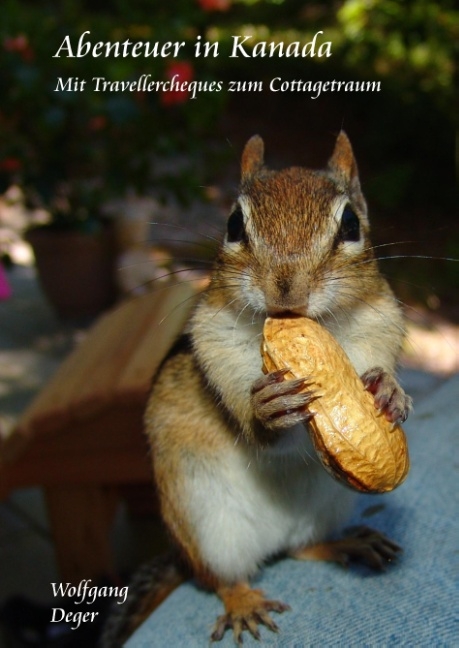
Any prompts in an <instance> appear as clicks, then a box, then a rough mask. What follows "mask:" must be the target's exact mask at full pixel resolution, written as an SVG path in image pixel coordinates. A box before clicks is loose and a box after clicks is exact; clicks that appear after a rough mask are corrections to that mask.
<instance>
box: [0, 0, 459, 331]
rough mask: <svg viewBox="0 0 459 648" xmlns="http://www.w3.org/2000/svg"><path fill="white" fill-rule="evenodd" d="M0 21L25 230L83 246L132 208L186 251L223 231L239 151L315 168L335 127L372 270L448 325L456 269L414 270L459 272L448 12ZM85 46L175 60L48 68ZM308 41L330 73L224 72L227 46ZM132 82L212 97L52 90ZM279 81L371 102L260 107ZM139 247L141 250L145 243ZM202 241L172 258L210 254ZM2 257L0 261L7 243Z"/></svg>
mask: <svg viewBox="0 0 459 648" xmlns="http://www.w3.org/2000/svg"><path fill="white" fill-rule="evenodd" d="M2 8H3V11H2V23H1V26H0V60H1V73H0V93H1V98H2V101H1V106H0V191H1V192H6V194H4V198H3V204H4V205H5V204H6V206H7V207H8V206H9V205H11V204H12V203H15V202H20V203H21V204H22V203H23V204H24V205H25V206H26V208H27V210H31V211H26V212H25V213H26V215H25V220H23V222H22V227H23V228H28V227H29V225H31V224H33V223H32V221H33V219H34V218H37V214H38V215H39V218H41V219H42V218H43V216H44V214H48V215H51V220H52V222H53V224H54V228H56V227H57V228H59V229H62V228H67V229H69V228H72V229H73V228H75V227H77V228H78V229H79V230H80V231H85V232H95V231H97V230H98V229H100V227H101V223H102V222H104V221H105V219H106V217H107V214H111V215H112V216H113V213H114V212H116V214H117V215H119V212H120V211H123V209H124V205H125V203H124V202H123V201H126V200H128V201H129V200H132V199H133V198H134V200H138V199H139V198H141V199H142V200H143V201H144V202H142V205H145V204H146V205H150V208H151V209H150V211H152V213H150V212H149V213H148V218H149V219H150V220H151V221H155V222H158V221H162V222H165V221H167V220H168V218H170V219H171V220H172V222H174V223H176V224H177V223H178V224H179V225H180V226H181V225H182V224H183V225H184V226H186V227H187V228H188V230H189V231H192V230H195V233H196V234H197V235H199V233H200V232H201V233H202V232H203V231H204V232H207V231H208V226H209V225H208V222H207V221H206V219H208V220H209V221H212V223H211V227H212V228H214V227H216V229H217V231H218V230H222V229H223V223H224V214H225V212H226V209H227V207H228V205H229V204H230V203H231V200H232V199H233V197H234V195H235V190H236V187H237V183H238V164H239V157H240V152H241V149H242V146H243V144H244V142H245V140H246V139H247V138H248V137H249V136H250V135H252V134H254V133H255V132H258V133H260V134H261V135H262V136H263V137H264V139H265V143H266V148H267V161H268V163H269V164H271V165H272V166H276V165H277V166H279V165H284V164H288V165H290V164H303V165H311V166H321V165H323V164H324V163H325V162H326V160H327V157H328V155H329V154H330V152H331V150H332V146H333V140H334V137H335V136H336V134H337V132H338V131H339V130H340V128H342V127H343V128H344V129H345V130H346V131H347V132H348V134H349V135H350V137H351V140H352V142H353V146H354V149H355V152H356V155H357V160H358V163H359V167H360V172H361V179H362V183H363V188H364V193H365V195H366V197H367V200H368V202H369V205H370V214H371V216H372V222H373V232H374V234H373V239H374V243H375V245H384V246H385V247H381V248H380V253H379V254H378V256H380V257H384V256H391V257H396V258H392V259H387V260H384V261H381V266H382V269H383V270H384V272H385V273H386V274H387V276H388V277H389V278H391V279H392V280H393V281H394V282H395V284H396V288H397V292H398V294H399V295H400V297H401V299H403V300H404V301H405V302H408V303H415V304H421V305H423V306H424V307H425V308H426V309H428V310H429V309H430V310H435V311H441V312H445V313H447V314H448V316H449V317H453V318H456V319H457V318H459V310H458V308H457V299H456V289H457V286H458V285H459V268H458V265H459V264H457V263H456V262H453V261H446V260H444V261H441V260H436V259H430V260H426V259H421V260H420V259H414V258H411V257H412V256H432V257H436V258H437V257H448V258H455V259H457V258H458V257H459V227H458V224H457V198H456V195H455V193H456V181H457V169H456V168H455V155H456V152H455V141H456V139H457V138H456V136H457V115H458V105H457V94H456V87H455V82H456V81H457V77H455V73H456V70H455V62H456V59H457V54H458V43H459V12H458V11H457V9H456V8H455V3H454V2H453V0H451V1H448V0H443V1H442V2H434V1H433V0H411V1H408V2H405V1H402V0H341V1H340V0H333V1H323V2H314V1H312V0H176V1H175V2H173V3H161V2H147V1H146V0H129V2H128V1H127V0H114V1H112V2H110V3H108V2H104V1H103V0H97V1H95V2H94V1H92V2H89V1H86V0H80V1H79V2H75V1H71V0H63V1H62V2H59V3H56V2H50V1H45V0H33V1H32V0H31V1H30V2H28V1H27V0H21V1H20V0H4V3H3V7H2ZM85 31H89V32H90V35H89V36H88V37H87V38H88V40H90V41H91V42H92V43H95V42H99V41H103V42H115V41H121V42H123V41H125V40H126V39H129V40H130V41H131V42H132V43H135V42H137V41H149V42H152V43H154V42H159V43H164V42H167V41H170V42H185V43H186V46H185V47H184V48H182V49H181V50H180V54H179V56H178V57H177V58H172V57H167V58H161V57H156V58H153V57H148V58H145V57H143V56H139V57H133V56H128V57H118V58H116V57H114V56H109V57H104V56H100V57H93V56H91V55H87V56H85V57H81V58H76V57H74V58H70V57H67V56H64V55H61V56H60V57H54V55H55V54H56V52H57V50H58V48H59V47H60V46H61V44H62V43H63V41H64V39H65V38H66V37H67V36H68V37H69V38H70V40H71V42H72V45H73V46H74V49H75V51H76V45H77V43H78V39H79V38H80V36H81V35H82V34H83V32H85ZM318 31H322V32H323V35H322V36H320V37H319V41H318V42H324V41H331V42H332V56H331V57H328V58H327V57H321V58H319V57H318V56H315V57H306V58H294V57H290V58H286V57H283V58H280V57H277V56H274V57H271V58H269V57H265V58H261V57H250V58H246V57H242V56H240V57H238V58H232V57H230V53H231V45H232V37H233V36H234V35H242V36H245V35H250V36H252V38H251V40H250V43H249V44H247V45H245V48H246V49H248V50H250V49H251V47H253V46H254V45H255V44H256V43H257V42H259V41H268V42H271V41H273V42H280V41H282V42H284V43H286V44H288V43H289V42H292V41H299V42H300V43H302V44H305V43H307V42H310V41H311V40H312V38H313V37H314V35H315V34H316V33H317V32H318ZM198 37H201V39H202V42H204V41H208V42H211V43H214V42H218V44H219V55H218V56H217V57H213V56H208V57H202V56H201V57H195V56H194V48H193V46H194V44H195V42H196V39H197V38H198ZM142 74H149V75H151V77H150V78H151V79H153V80H165V79H168V78H171V77H172V76H173V75H174V74H177V75H178V78H179V79H181V80H188V81H190V80H196V81H202V82H204V81H207V82H211V81H222V82H223V89H222V91H220V92H200V93H199V94H198V96H197V98H195V99H192V98H191V96H190V94H189V93H187V92H161V91H160V92H142V91H137V92H128V91H125V92H109V91H106V92H94V91H93V90H92V89H91V88H90V87H89V84H88V86H87V89H86V90H85V91H74V92H70V91H62V90H61V91H58V90H56V87H57V80H58V78H62V79H64V80H65V79H68V78H72V79H79V80H81V79H86V80H90V79H92V78H93V77H95V76H100V77H104V78H105V79H108V80H110V81H127V80H136V79H138V78H139V77H140V76H141V75H142ZM277 76H279V77H281V78H282V79H283V80H293V79H301V80H303V81H307V80H310V81H318V80H320V81H326V80H333V79H335V80H341V81H342V80H353V81H358V80H365V81H367V80H369V81H380V82H381V91H380V92H354V93H350V92H328V93H326V92H325V93H322V94H321V95H320V96H319V97H318V98H316V99H312V98H311V94H310V93H308V92H293V91H288V92H277V93H275V92H272V91H270V90H269V82H270V80H271V79H272V78H274V77H277ZM230 80H237V81H240V82H247V83H248V82H251V81H252V82H260V81H261V82H263V90H261V91H258V90H256V91H255V90H252V91H246V92H244V91H242V87H243V86H240V88H241V90H240V91H238V92H236V93H230V92H228V91H227V82H228V81H230ZM247 87H248V86H247ZM11 187H14V188H15V190H14V191H12V190H11ZM145 200H146V202H145ZM120 201H121V203H120ZM120 205H121V206H120ZM155 206H156V208H155ZM214 212H215V213H216V214H217V215H216V216H215V215H214ZM23 214H24V212H23ZM171 214H172V216H171ZM29 215H30V219H31V222H28V218H29ZM102 215H103V218H101V216H102ZM0 218H1V217H0ZM174 219H175V220H174ZM146 236H148V237H150V238H153V240H154V238H155V231H154V229H153V230H151V228H150V230H149V231H148V234H146ZM159 236H162V239H164V238H166V236H165V235H164V234H161V235H158V239H159ZM184 237H185V238H186V235H185V234H184V233H182V234H181V235H180V236H179V235H178V234H177V236H176V238H177V239H183V238H184ZM169 238H173V235H172V234H171V231H169ZM217 238H218V235H217ZM206 240H207V239H205V238H204V237H201V242H200V246H199V247H197V248H195V249H194V250H193V251H192V252H190V251H189V250H187V251H186V253H185V255H187V256H188V257H190V256H193V257H195V256H196V254H197V256H198V257H199V256H200V253H199V250H204V252H203V254H204V256H205V255H207V256H209V255H210V256H211V255H212V250H210V251H209V250H205V249H204V248H205V246H204V245H203V243H204V242H205V241H206ZM387 244H389V245H387ZM0 245H2V246H3V247H2V254H3V258H4V261H8V241H6V242H5V241H3V244H2V243H1V241H0ZM163 247H164V245H163ZM166 247H167V245H166ZM169 247H172V248H173V245H172V244H170V246H169ZM174 251H176V250H174ZM400 257H402V258H400ZM404 257H405V258H404ZM198 263H199V261H198Z"/></svg>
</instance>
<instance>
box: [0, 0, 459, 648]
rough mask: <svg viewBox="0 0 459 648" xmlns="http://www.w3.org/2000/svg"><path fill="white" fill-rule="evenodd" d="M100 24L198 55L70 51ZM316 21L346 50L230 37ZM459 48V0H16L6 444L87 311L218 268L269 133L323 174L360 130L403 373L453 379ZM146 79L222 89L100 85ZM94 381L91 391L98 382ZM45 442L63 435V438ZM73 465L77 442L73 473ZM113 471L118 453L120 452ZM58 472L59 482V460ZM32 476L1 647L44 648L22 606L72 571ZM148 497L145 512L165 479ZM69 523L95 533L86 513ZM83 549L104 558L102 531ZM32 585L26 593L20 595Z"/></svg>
mask: <svg viewBox="0 0 459 648" xmlns="http://www.w3.org/2000/svg"><path fill="white" fill-rule="evenodd" d="M84 32H90V35H89V36H88V37H87V42H89V41H90V42H91V43H93V44H95V43H98V42H109V43H115V42H120V43H123V42H125V41H126V40H129V41H130V42H131V43H132V44H135V43H138V42H139V43H140V42H148V43H151V44H154V43H160V44H163V43H166V42H171V43H182V42H184V43H185V46H184V47H183V48H181V49H180V52H179V55H178V56H177V57H175V58H173V57H148V58H145V57H143V56H138V57H134V56H126V57H115V56H113V55H112V56H109V57H104V56H99V57H94V56H91V55H87V56H84V57H79V58H77V57H73V58H71V57H68V56H64V51H62V55H61V56H59V57H55V54H56V52H57V51H58V49H59V48H60V47H61V46H62V44H63V43H64V41H65V39H66V38H67V37H68V39H69V41H70V43H71V44H72V47H73V49H74V52H76V50H77V46H78V41H79V39H80V37H81V36H82V34H84ZM318 32H323V33H322V34H319V35H318V36H317V47H318V46H319V45H320V44H321V43H325V42H331V43H332V45H331V49H332V56H330V57H325V56H323V57H319V56H317V55H316V56H314V57H305V58H301V57H298V58H295V57H289V58H287V57H277V56H273V57H264V58H263V57H259V56H257V57H252V56H248V57H243V56H239V57H238V58H233V57H231V56H230V54H231V48H232V43H233V37H234V36H241V37H245V36H251V39H250V40H249V41H246V42H245V45H244V47H245V50H246V51H247V52H248V53H251V50H252V48H253V47H254V46H256V45H257V43H262V42H268V43H270V42H273V43H284V44H285V45H287V44H288V43H293V42H298V43H300V44H301V45H304V44H306V43H310V42H311V41H312V40H313V39H314V37H315V35H316V34H318ZM199 38H200V39H201V42H202V43H204V42H209V43H211V44H214V43H218V56H215V57H214V56H212V55H209V56H207V57H204V56H199V57H196V56H195V50H194V45H195V43H196V42H197V40H198V39H199ZM316 51H317V50H316ZM458 54H459V11H458V10H457V3H455V2H454V0H442V1H440V2H436V1H434V0H323V1H321V2H316V1H314V0H174V2H160V1H159V0H148V1H147V0H112V1H111V2H106V1H104V0H60V2H54V1H51V0H3V2H2V18H1V21H0V99H1V101H0V450H1V448H2V447H3V448H4V447H5V446H4V445H3V446H2V441H3V440H4V439H6V440H8V439H14V431H15V429H17V428H15V426H16V424H17V422H18V420H20V419H21V417H23V416H24V412H25V413H26V414H27V411H28V409H27V408H28V407H29V405H30V403H32V405H33V399H34V397H35V396H36V395H37V394H40V393H43V392H44V391H46V389H45V390H44V389H43V388H44V386H45V385H47V384H48V381H49V380H50V379H51V378H52V376H53V375H56V373H55V372H56V371H57V370H58V368H59V367H60V366H62V365H61V363H62V361H63V360H65V359H66V358H67V357H68V356H69V353H70V352H71V351H73V350H76V351H78V349H79V348H82V347H81V345H84V342H85V340H86V339H87V337H85V336H86V335H87V331H88V330H89V331H91V329H89V328H88V324H90V323H92V322H93V321H94V319H95V318H96V317H98V315H99V314H100V313H101V312H102V311H103V310H105V309H106V308H107V307H109V306H111V305H112V304H113V303H115V302H117V301H121V298H122V297H126V296H129V295H131V294H137V293H139V292H142V291H144V290H155V288H156V287H157V286H159V287H161V286H162V285H164V284H162V283H161V281H163V280H162V277H164V276H173V277H176V278H177V280H178V281H183V282H188V281H191V280H192V281H194V279H196V277H198V279H199V280H200V279H201V278H202V274H201V273H202V271H203V270H204V271H206V270H208V269H209V263H210V262H211V259H212V257H213V254H214V252H215V246H216V242H217V241H218V240H219V239H221V237H222V235H223V232H224V229H225V220H226V216H227V214H228V210H229V208H230V205H231V203H232V201H233V200H234V198H235V196H236V193H237V186H238V183H239V161H240V156H241V151H242V148H243V146H244V143H245V141H246V140H247V139H248V138H249V137H250V136H251V135H253V134H255V133H259V134H260V135H261V136H262V137H263V138H264V140H265V145H266V162H267V164H268V165H269V166H272V167H274V168H276V167H277V168H280V167H282V166H285V165H303V166H311V167H323V166H324V165H325V164H326V162H327V159H328V157H329V155H330V154H331V152H332V149H333V145H334V141H335V137H336V135H337V134H338V132H339V131H340V129H341V128H344V129H345V130H346V132H347V133H348V135H349V136H350V138H351V141H352V144H353V147H354V150H355V154H356V158H357V162H358V165H359V170H360V177H361V182H362V186H363V191H364V194H365V196H366V198H367V201H368V203H369V208H370V217H371V222H372V230H373V237H372V239H373V243H374V245H375V246H377V256H378V257H379V258H380V265H381V269H382V271H383V272H384V273H385V275H386V276H387V277H388V279H389V280H390V282H391V283H392V285H393V286H394V288H395V290H396V293H397V295H398V296H399V298H400V300H401V301H402V302H403V303H404V304H406V313H407V316H408V341H407V344H406V349H405V350H404V358H403V364H404V372H405V373H404V375H403V380H404V381H405V383H404V384H405V385H406V388H407V389H408V391H409V392H410V393H411V394H412V395H414V396H415V399H416V398H418V396H419V397H420V398H422V397H423V395H427V394H429V393H431V392H432V391H433V390H434V389H435V387H436V386H437V385H438V384H439V382H441V381H442V380H444V379H445V377H446V376H448V375H450V374H452V373H454V372H457V371H458V370H459V300H458V298H457V294H458V287H459V262H458V259H459V225H458V206H457V205H458V200H457V180H458V169H459V162H458V158H459V155H458V148H457V142H458V126H459V124H458V115H459V112H458V108H459V106H458V95H457V69H456V65H457V60H458ZM142 75H151V76H150V77H149V80H152V81H166V80H168V79H171V78H172V77H174V75H176V78H178V79H179V80H180V81H187V82H202V83H205V82H207V83H208V84H211V83H212V82H215V83H221V90H220V91H213V92H211V91H203V92H199V93H198V94H197V97H196V98H192V95H191V94H190V93H189V92H187V91H178V92H177V91H168V92H167V91H158V92H145V91H142V90H140V91H132V92H131V91H124V92H121V91H118V92H117V91H109V90H106V91H104V92H95V91H94V90H93V87H92V85H91V83H90V81H91V79H92V78H93V77H103V78H104V79H106V80H107V81H112V82H128V81H136V80H138V79H139V78H141V77H142ZM275 77H280V78H281V79H282V80H283V81H286V82H288V81H295V80H301V81H304V82H306V81H310V82H313V83H315V82H325V81H333V80H336V81H352V82H356V81H370V82H379V83H380V84H381V90H380V92H370V91H367V92H345V91H341V92H322V93H321V94H320V96H318V97H317V98H314V99H313V98H312V96H313V95H315V94H316V93H310V92H295V91H292V90H290V91H287V92H273V91H271V90H270V89H269V85H270V81H271V80H272V79H273V78H275ZM58 79H62V80H63V81H64V82H65V81H66V80H68V79H72V86H73V87H77V88H78V87H81V81H84V80H85V81H86V82H87V83H86V87H85V89H84V90H81V91H80V90H74V91H69V90H62V89H59V87H58ZM229 81H236V82H239V85H238V91H237V92H229V91H228V82H229ZM260 84H261V86H262V87H261V88H260ZM30 244H31V245H30ZM31 246H32V247H31ZM32 248H33V250H34V255H33V254H32ZM67 265H69V268H67V270H66V269H65V267H66V266H67ZM37 277H38V279H39V280H40V283H38V282H37ZM45 277H48V279H46V280H45ZM50 277H51V279H52V280H54V281H53V282H52V283H51V284H50V283H47V281H48V280H49V278H50ZM204 280H205V277H204ZM187 285H188V284H187ZM9 286H10V287H11V288H12V295H11V294H10V292H9V290H8V287H9ZM78 288H80V289H82V290H80V294H79V295H78V296H77V289H78ZM180 288H183V286H180ZM160 293H161V291H160V290H158V293H157V294H160ZM146 297H147V299H148V298H149V297H150V295H147V296H146ZM58 298H59V299H58ZM140 299H143V297H140ZM127 305H128V306H129V303H128V304H127ZM51 306H52V307H51ZM122 309H123V306H122V307H121V308H120V309H119V310H118V311H117V312H118V313H119V312H120V311H122ZM115 315H116V312H115ZM144 315H145V313H144ZM107 317H112V315H108V316H107ZM137 319H138V318H137ZM137 319H136V322H135V324H136V325H137V326H138V325H139V323H138V321H137ZM126 321H128V320H126ZM128 324H129V327H130V329H132V330H133V331H134V332H135V331H136V329H135V326H131V321H130V320H129V321H128ZM167 324H168V323H167ZM96 326H97V325H96ZM148 331H149V332H151V331H150V329H148ZM155 334H156V333H155V331H153V332H152V335H153V337H155ZM90 335H91V333H89V336H90ZM107 337H108V340H109V341H110V336H107ZM98 339H99V338H98ZM112 340H113V336H112ZM154 342H155V346H157V340H156V339H155V340H154ZM103 346H104V345H101V347H103ZM120 346H121V345H120ZM123 351H125V349H124V348H123ZM119 355H120V357H121V360H122V359H123V358H122V356H123V354H122V353H121V354H119ZM124 355H126V354H124ZM145 355H147V354H145ZM153 355H154V354H153ZM112 356H113V358H115V359H116V358H117V357H118V354H116V353H113V354H112ZM141 356H142V357H141V358H140V359H141V360H142V361H143V359H144V358H143V355H142V354H141ZM71 357H72V356H71V355H70V358H71ZM148 359H149V358H148ZM96 360H97V358H96ZM99 364H100V365H101V366H102V369H104V368H106V367H107V366H108V364H107V365H105V364H104V363H99ZM90 373H91V372H88V374H90ZM92 373H93V374H94V375H92V374H91V376H89V380H88V382H89V383H91V380H90V378H92V379H93V382H94V376H96V377H97V374H96V372H92ZM105 373H106V374H107V375H108V373H110V372H109V370H108V369H107V370H106V371H105ZM64 382H65V381H64ZM70 382H71V381H70ZM96 382H97V381H96ZM63 387H65V384H64V383H63ZM50 400H51V401H52V402H51V403H50V404H51V405H54V404H55V400H56V402H57V406H59V401H58V399H52V398H51V399H50ZM416 402H417V401H416ZM142 412H143V409H142ZM90 429H92V428H90ZM104 430H105V431H107V430H108V431H109V432H110V433H111V432H112V429H111V428H110V427H109V426H104ZM129 431H130V430H129ZM139 435H140V432H139ZM44 437H45V435H44ZM69 437H72V435H69ZM46 438H48V437H46ZM50 438H57V440H58V441H59V435H54V436H53V434H51V435H50ZM72 438H73V437H72ZM45 440H46V439H45ZM142 441H143V437H142ZM91 447H92V446H91ZM83 449H84V448H83ZM38 454H39V456H40V458H43V457H44V458H45V459H46V458H47V455H46V453H42V454H41V455H40V453H39V452H38ZM141 455H142V458H143V457H144V453H143V452H142V453H141ZM32 457H33V455H32ZM79 457H80V455H74V454H71V453H69V460H70V461H71V460H72V459H73V458H75V463H76V464H78V463H79ZM36 463H37V467H38V468H39V467H40V466H39V464H40V461H37V462H36ZM44 465H45V466H46V465H47V464H46V462H45V464H44ZM82 465H83V464H82ZM100 465H101V466H102V465H110V462H109V461H107V460H105V458H104V459H103V460H102V461H101V462H100ZM12 466H13V468H12V470H10V474H11V475H13V476H14V475H16V474H17V472H15V465H14V464H13V465H12ZM97 466H99V464H97ZM16 467H17V465H16ZM34 467H35V464H34ZM57 472H58V473H59V475H60V476H62V479H63V480H64V482H65V478H66V471H65V469H61V465H60V464H59V466H58V471H57ZM0 477H1V475H0ZM48 477H49V476H47V479H48ZM45 481H46V480H45ZM48 481H49V479H48ZM48 481H46V484H48V487H49V483H48ZM70 481H71V480H70ZM36 483H37V482H33V483H31V482H30V480H29V482H27V484H29V486H30V485H31V486H32V487H28V488H22V487H21V488H17V489H16V490H14V492H11V493H10V495H9V497H8V499H5V500H3V499H2V501H0V563H1V578H0V626H1V625H2V622H3V625H4V626H5V628H6V629H9V632H11V634H12V635H14V641H11V642H10V643H7V642H6V643H3V642H2V635H1V632H0V648H4V646H5V645H7V646H8V648H10V645H11V646H15V647H16V646H22V645H24V646H25V645H27V646H30V645H32V644H31V643H30V641H29V635H27V636H26V634H27V633H25V634H24V629H26V630H27V628H28V626H27V624H26V623H25V621H24V617H23V616H21V614H23V613H24V614H26V612H27V615H30V613H33V614H32V616H33V618H34V623H35V621H36V614H35V613H36V612H37V609H36V607H34V606H33V605H32V607H31V606H30V604H29V603H30V600H32V601H33V602H36V601H38V602H40V603H41V604H44V605H49V604H50V600H52V599H51V591H50V582H52V581H54V580H58V579H59V578H60V577H62V576H60V575H59V569H58V564H57V561H56V554H55V545H54V535H53V533H54V531H53V528H52V525H50V523H49V519H48V512H47V507H46V505H45V504H46V502H45V500H44V496H43V492H42V489H41V488H38V487H35V485H36ZM41 483H42V482H39V483H38V485H39V486H40V484H41ZM27 484H26V485H27ZM1 487H2V479H0V491H1ZM57 490H59V489H57ZM64 494H65V493H64ZM6 495H7V493H3V494H2V493H1V492H0V496H1V497H6ZM134 496H135V497H134ZM1 497H0V499H1ZM144 497H145V502H148V504H147V508H148V506H149V505H151V484H150V479H148V484H147V490H146V493H144ZM134 499H135V500H136V502H135V504H136V506H135V507H134V508H135V510H137V514H138V515H137V516H134V518H131V517H129V516H126V515H125V513H126V511H124V513H123V512H122V516H121V518H120V517H119V516H118V517H117V522H116V528H115V531H114V536H113V539H112V540H113V547H114V549H115V554H116V565H117V568H118V569H120V570H121V571H122V572H123V573H124V572H125V573H128V572H129V571H130V570H132V569H133V567H134V566H135V565H137V564H139V563H140V562H141V561H142V560H146V559H149V557H150V555H151V551H152V546H156V545H155V544H154V543H155V542H156V540H155V538H157V536H158V525H157V521H155V520H153V525H152V527H151V525H150V522H151V520H149V519H148V520H144V519H143V518H142V519H140V518H141V517H142V516H143V515H144V513H145V512H142V515H140V514H139V510H140V509H142V505H143V504H145V502H144V500H143V499H142V497H140V495H139V493H133V494H131V496H130V500H129V501H130V507H132V506H133V501H132V500H134ZM89 509H91V507H89ZM85 510H86V508H85ZM129 510H130V509H129ZM66 511H67V507H66V506H63V508H62V511H58V513H59V515H57V516H56V517H58V518H59V519H61V518H62V519H65V518H66V516H65V515H63V513H65V512H66ZM123 515H124V517H123ZM127 517H128V518H129V519H127ZM77 518H78V519H77ZM75 522H76V524H77V526H78V528H79V526H80V517H78V516H76V517H75ZM81 526H82V528H84V525H81ZM70 535H71V537H73V536H76V538H77V540H78V538H79V537H80V535H79V533H72V534H70ZM152 543H153V544H152ZM64 544H68V541H67V539H65V543H64ZM83 544H84V546H85V547H86V548H87V546H89V547H90V551H91V552H92V545H91V543H90V542H89V543H88V542H87V538H86V537H85V538H84V543H83ZM94 553H95V555H97V551H95V552H94ZM18 594H19V595H21V596H22V597H25V599H24V598H23V599H20V600H19V602H18V601H17V600H16V599H15V598H14V597H16V596H17V595H18ZM11 605H12V606H13V607H11ZM17 606H18V607H17ZM19 612H20V613H21V614H19ZM39 612H40V610H39ZM40 614H41V616H40V619H45V621H44V623H41V621H40V623H41V625H40V628H41V630H40V632H46V631H47V630H46V626H49V618H50V614H49V610H48V608H47V607H44V608H42V609H41V612H40ZM27 615H26V616H27ZM31 627H32V629H33V628H34V625H33V624H32V626H31ZM29 629H30V628H29ZM35 630H36V628H35ZM64 630H65V629H64ZM90 631H91V632H93V633H97V631H98V630H97V628H95V629H94V628H92V629H90ZM67 634H69V635H73V636H72V638H71V641H73V643H71V641H70V642H69V640H68V637H67V640H66V641H67V642H66V641H64V640H65V637H59V636H57V635H56V636H57V639H56V644H54V643H53V644H52V645H62V646H64V645H65V646H69V648H70V646H72V645H74V646H82V645H85V646H91V645H94V642H93V640H92V639H90V638H88V637H85V636H84V635H75V633H71V632H68V633H67ZM34 636H35V637H37V636H38V635H37V634H36V635H34ZM50 636H51V635H50ZM53 636H54V635H53ZM18 637H21V638H22V643H20V642H18V640H17V638H18ZM57 642H61V643H57ZM34 645H38V644H37V643H36V644H34ZM40 645H45V643H42V644H40ZM46 645H51V643H49V644H48V643H46Z"/></svg>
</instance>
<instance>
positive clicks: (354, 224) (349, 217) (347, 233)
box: [339, 204, 360, 241]
mask: <svg viewBox="0 0 459 648" xmlns="http://www.w3.org/2000/svg"><path fill="white" fill-rule="evenodd" d="M339 239H340V240H341V241H360V221H359V217H358V216H357V214H356V213H355V212H354V210H353V209H352V207H351V206H350V205H349V204H348V205H346V207H345V208H344V210H343V214H342V216H341V226H340V229H339Z"/></svg>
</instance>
